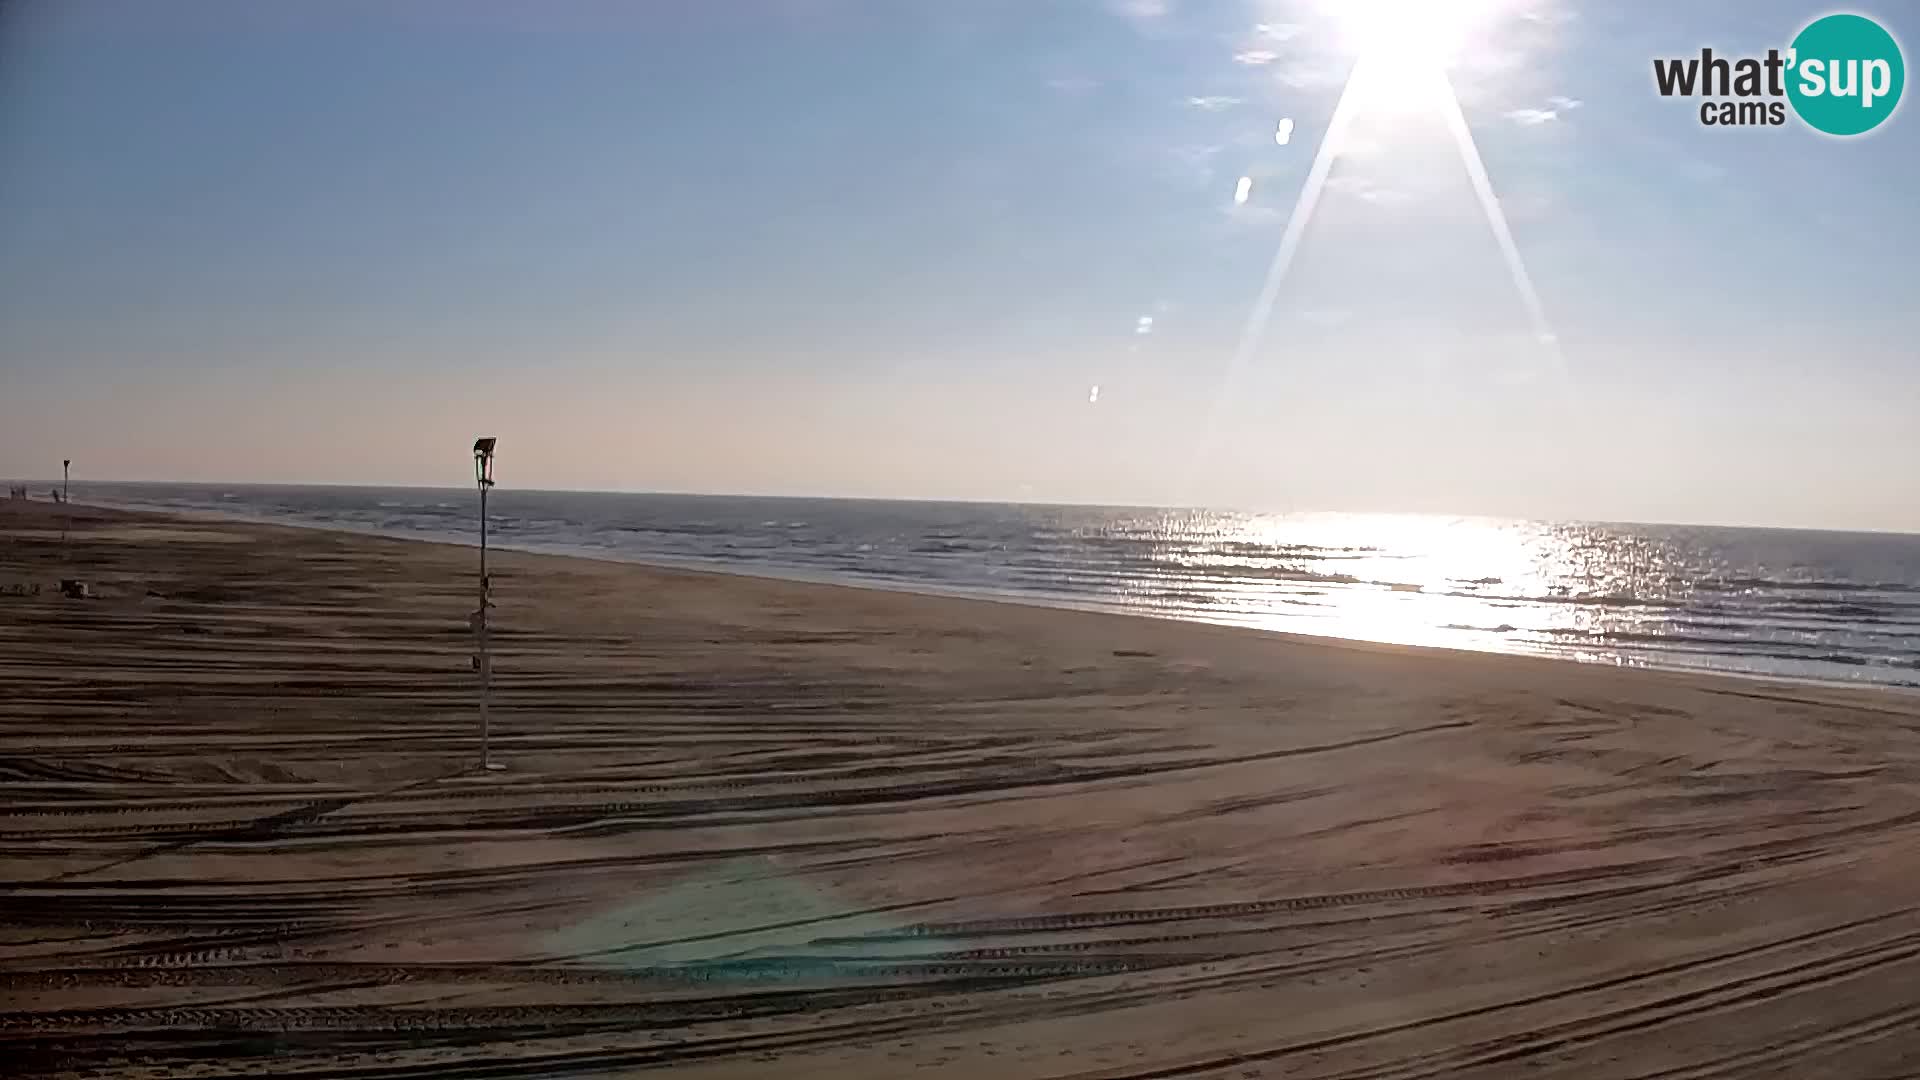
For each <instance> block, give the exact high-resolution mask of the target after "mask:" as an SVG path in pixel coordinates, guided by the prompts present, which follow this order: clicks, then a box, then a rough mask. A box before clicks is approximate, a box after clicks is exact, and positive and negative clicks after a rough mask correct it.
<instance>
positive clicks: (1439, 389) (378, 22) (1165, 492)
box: [0, 0, 1920, 531]
mask: <svg viewBox="0 0 1920 1080" xmlns="http://www.w3.org/2000/svg"><path fill="white" fill-rule="evenodd" d="M1400 4H1402V5H1406V4H1407V0H1400ZM1827 10H1829V9H1828V8H1826V7H1821V6H1818V5H1813V4H1809V3H1796V2H1783V0H1717V2H1701V3H1687V4H1670V3H1631V2H1625V0H1609V2H1605V3H1602V2H1600V0H1434V3H1433V4H1429V5H1427V6H1425V7H1420V6H1396V3H1395V0H1348V2H1345V3H1342V2H1340V0H1290V2H1283V0H1210V2H1202V0H939V2H932V0H929V2H918V0H733V2H728V3H700V4H695V3H690V2H689V3H669V2H638V0H635V2H626V3H616V2H612V0H540V2H538V3H534V2H525V3H508V2H505V0H377V2H376V0H312V2H306V0H275V2H261V0H171V2H169V3H166V4H154V3H150V2H146V0H12V2H9V3H7V4H6V5H5V6H4V7H0V473H4V474H8V475H12V476H18V477H22V478H29V477H30V478H46V477H52V476H57V475H58V468H59V464H58V463H59V459H61V458H72V459H74V461H75V465H74V475H75V478H76V482H77V483H79V482H84V480H85V479H86V478H88V477H92V478H95V479H100V480H107V479H113V480H143V479H144V480H204V481H229V482H249V481H251V482H286V483H302V482H313V483H365V484H418V485H430V486H452V485H457V484H461V483H465V482H468V481H469V480H470V477H471V462H470V459H469V457H468V446H469V445H470V444H471V441H472V439H473V438H474V437H475V436H476V435H480V434H490V435H495V436H498V437H499V440H500V443H499V459H498V463H497V466H496V476H497V478H498V481H499V483H500V484H501V485H503V486H518V487H523V488H547V489H599V490H627V491H708V492H742V493H763V494H808V495H847V496H867V497H907V498H954V499H981V500H1016V501H1038V502H1094V503H1117V504H1156V505H1212V506H1227V507H1237V508H1249V509H1273V510H1403V511H1433V512H1445V513H1485V514H1503V515H1514V516H1526V517H1577V518H1588V519H1595V518H1598V519H1614V520H1632V521H1688V522H1721V523H1737V524H1763V525H1786V526H1803V527H1833V528H1870V529H1898V530H1909V531H1920V302H1917V301H1920V277H1917V276H1916V273H1915V271H1916V265H1915V261H1916V260H1915V253H1916V252H1917V251H1920V210H1917V209H1916V206H1915V203H1914V201H1913V196H1912V192H1913V190H1914V188H1913V184H1914V177H1915V176H1916V175H1920V137H1916V136H1917V133H1920V119H1917V118H1916V117H1915V115H1914V108H1915V107H1914V106H1913V105H1912V104H1911V103H1908V104H1905V105H1903V106H1902V108H1901V109H1900V110H1899V111H1897V112H1896V113H1895V114H1894V115H1893V116H1892V117H1891V118H1890V119H1889V120H1888V121H1887V122H1886V123H1884V124H1882V125H1881V126H1880V127H1879V128H1878V129H1876V130H1875V131H1873V132H1872V133H1870V134H1868V135H1864V136H1859V137H1855V138H1851V139H1838V138H1832V137H1827V136H1823V135H1821V134H1819V133H1817V132H1815V131H1813V130H1811V129H1810V128H1808V127H1806V126H1804V125H1803V124H1801V123H1800V122H1799V121H1798V120H1796V119H1793V118H1792V116H1791V114H1790V113H1789V119H1788V123H1787V124H1785V125H1784V126H1779V127H1745V128H1740V127H1735V128H1716V127H1705V126H1702V124H1701V123H1700V120H1699V115H1698V102H1697V101H1688V100H1681V99H1664V98H1662V97H1660V96H1659V95H1658V94H1657V93H1656V92H1655V89H1654V84H1653V78H1652V60H1653V59H1654V58H1656V57H1684V56H1688V55H1697V54H1698V52H1699V50H1700V48H1701V47H1702V46H1712V47H1714V48H1715V50H1716V51H1717V52H1721V53H1723V54H1732V55H1753V54H1763V53H1764V52H1765V50H1766V49H1767V48H1769V47H1779V48H1784V47H1785V46H1786V45H1787V43H1788V42H1789V41H1790V40H1791V38H1792V37H1793V35H1794V34H1795V33H1796V32H1797V31H1798V30H1799V28H1800V27H1802V26H1804V25H1805V24H1806V23H1807V22H1809V21H1810V20H1811V19H1812V18H1814V17H1815V16H1817V15H1820V14H1823V13H1825V12H1826V11H1827ZM1847 10H1853V11H1858V12H1861V13H1863V14H1868V15H1872V16H1875V17H1877V18H1878V19H1879V20H1880V21H1881V22H1882V24H1883V25H1886V26H1887V27H1888V28H1889V29H1891V30H1892V32H1893V33H1894V34H1895V35H1896V37H1899V38H1901V40H1902V41H1903V42H1907V43H1911V42H1915V41H1920V11H1916V10H1914V9H1913V8H1911V7H1910V6H1908V5H1905V4H1895V3H1891V2H1882V3H1880V4H1878V5H1877V6H1876V5H1864V6H1856V7H1852V8H1848V9H1847ZM1908 55H1909V58H1911V56H1912V46H1911V45H1910V44H1909V47H1908ZM1283 120H1290V121H1291V122H1292V125H1291V128H1290V131H1289V132H1288V136H1287V138H1286V140H1285V142H1284V144H1283V143H1282V141H1281V139H1280V138H1279V135H1278V129H1279V128H1280V126H1281V122H1282V121H1283ZM1316 161H1318V162H1319V166H1318V168H1316ZM1476 172H1478V174H1479V176H1480V178H1481V179H1482V180H1483V181H1484V183H1483V184H1481V185H1477V184H1476V180H1475V174H1476ZM1243 178H1245V179H1244V189H1245V191H1244V194H1245V198H1244V200H1240V199H1237V198H1236V193H1237V192H1238V191H1239V190H1240V189H1241V188H1242V187H1243ZM1303 192H1307V193H1311V195H1312V197H1311V198H1310V199H1303V197H1302V196H1303ZM1489 196H1490V197H1489ZM1503 238H1504V240H1510V244H1507V243H1504V242H1503Z"/></svg>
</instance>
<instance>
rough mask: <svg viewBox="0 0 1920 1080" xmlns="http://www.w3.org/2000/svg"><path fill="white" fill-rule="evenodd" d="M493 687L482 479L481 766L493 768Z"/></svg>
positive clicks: (485, 509)
mask: <svg viewBox="0 0 1920 1080" xmlns="http://www.w3.org/2000/svg"><path fill="white" fill-rule="evenodd" d="M492 688H493V657H491V656H489V655H488V654H487V482H486V480H485V479H482V480H481V481H480V768H482V769H492V768H493V759H492V757H491V755H490V753H489V747H488V740H487V695H488V692H489V691H491V690H492Z"/></svg>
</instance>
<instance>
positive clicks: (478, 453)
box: [473, 438, 506, 772]
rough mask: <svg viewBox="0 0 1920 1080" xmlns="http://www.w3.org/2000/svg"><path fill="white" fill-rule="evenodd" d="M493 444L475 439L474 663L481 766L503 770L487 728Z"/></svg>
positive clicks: (490, 668)
mask: <svg viewBox="0 0 1920 1080" xmlns="http://www.w3.org/2000/svg"><path fill="white" fill-rule="evenodd" d="M493 444H494V440H493V439H491V438H484V439H475V440H474V442H473V478H474V482H475V483H476V484H477V485H478V486H479V488H480V609H479V610H478V611H476V612H474V613H473V630H474V636H475V637H476V638H477V642H476V644H477V645H478V651H477V652H476V653H475V654H474V665H475V666H476V667H478V668H479V669H480V768H481V769H483V770H485V771H487V772H499V771H500V770H501V769H504V768H506V766H505V765H502V764H499V763H498V762H495V761H494V760H493V755H492V748H491V746H490V742H489V732H488V730H487V726H488V725H487V698H488V697H489V696H490V695H491V694H492V691H493V656H492V654H491V653H490V652H489V651H488V647H487V646H488V643H487V608H488V607H489V606H491V596H492V593H493V588H492V583H491V582H489V581H488V579H487V491H488V490H489V489H491V488H492V487H493Z"/></svg>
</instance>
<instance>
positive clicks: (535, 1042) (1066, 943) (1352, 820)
mask: <svg viewBox="0 0 1920 1080" xmlns="http://www.w3.org/2000/svg"><path fill="white" fill-rule="evenodd" d="M59 515H60V511H59V510H58V509H57V508H54V507H50V506H46V505H41V506H38V507H25V506H21V505H19V504H0V585H6V584H17V583H28V582H40V583H43V584H46V585H48V586H51V585H52V584H53V583H54V582H55V581H57V579H59V578H60V577H64V576H79V577H83V578H85V579H86V580H87V581H88V582H89V583H90V584H91V585H92V586H93V587H94V588H96V589H98V590H99V591H100V592H101V593H102V594H103V595H101V596H100V597H98V598H96V599H91V600H68V599H62V598H60V597H59V596H58V595H56V594H54V593H53V592H52V590H51V588H49V589H47V590H46V591H45V592H43V594H42V595H40V596H38V597H19V596H0V792H4V796H5V801H4V806H0V836H3V837H4V839H3V840H0V882H3V883H4V884H0V904H3V905H4V913H5V918H4V920H0V923H3V925H4V929H3V930H0V935H3V936H0V1063H4V1064H0V1071H3V1072H5V1074H6V1075H8V1076H36V1075H50V1074H60V1073H64V1072H82V1071H91V1072H92V1073H93V1074H95V1075H101V1076H115V1077H158V1076H224V1075H271V1076H280V1077H308V1078H317V1077H328V1078H340V1080H345V1078H373V1077H420V1078H426V1077H434V1078H455V1077H457V1078H481V1077H487V1078H499V1077H534V1076H538V1077H563V1076H564V1077H575V1076H603V1075H616V1076H618V1075H633V1074H651V1073H652V1072H654V1071H664V1070H668V1069H671V1070H673V1071H674V1075H676V1076H685V1077H689V1078H694V1077H701V1078H705V1077H747V1076H767V1077H772V1076H779V1077H819V1078H836V1080H861V1078H892V1077H915V1078H920V1077H925V1078H933V1077H955V1078H957V1077H968V1078H971V1077H996V1078H998V1077H1042V1076H1044V1077H1085V1078H1093V1077H1099V1078H1122V1077H1125V1078H1133V1080H1145V1078H1149V1077H1236V1078H1239V1077H1261V1076H1275V1077H1277V1076H1289V1077H1328V1078H1331V1077H1341V1078H1349V1080H1357V1078H1361V1077H1367V1078H1378V1080H1386V1078H1412V1077H1427V1076H1480V1077H1508V1076H1516V1075H1526V1076H1532V1077H1541V1076H1551V1077H1559V1076H1583V1077H1586V1076H1593V1077H1653V1076H1661V1077H1676V1078H1677V1077H1691V1078H1699V1077H1765V1076H1778V1077H1787V1076H1793V1077H1806V1076H1845V1077H1882V1076H1894V1075H1900V1074H1902V1073H1903V1072H1906V1073H1911V1072H1912V1071H1913V1070H1915V1069H1920V981H1917V980H1920V875H1916V873H1915V871H1916V870H1920V851H1917V847H1916V845H1917V844H1920V789H1916V786H1915V779H1916V771H1915V764H1916V762H1917V761H1920V734H1917V733H1916V722H1917V721H1920V698H1916V697H1914V696H1910V695H1899V694H1893V693H1871V692H1864V691H1861V692H1851V691H1840V690H1826V689H1815V688H1809V687H1800V686H1782V685H1771V684H1767V683H1762V682H1753V681H1732V680H1720V679H1713V678H1705V677H1697V676H1685V675H1674V674H1661V673H1647V672H1623V671H1617V670H1611V669H1604V668H1600V667H1595V666H1584V665H1577V664H1571V663H1559V662H1552V661H1539V660H1528V659H1519V658H1511V657H1497V656H1482V655H1472V654H1461V653H1449V652H1440V651H1420V650H1408V649H1392V648H1381V647H1366V646H1356V645H1345V644H1337V643H1328V642H1317V641H1312V640H1304V639H1290V638H1285V637H1280V636H1274V635H1264V634H1257V633H1251V632H1245V631H1236V630H1228V629H1218V628H1211V627H1204V626H1194V625H1186V624H1178V623H1169V622H1159V621H1153V620H1146V619H1129V618H1122V617H1113V616H1103V615H1093V614H1081V613H1074V612H1060V611H1047V610H1040V609H1034V608H1024V607H1018V606H1013V605H1002V604H991V603H982V602H973V601H965V600H952V599H936V598H927V597H916V596H908V595H900V594H890V593H885V592H877V591H867V590H857V589H843V588H835V587H830V586H816V585H804V584H787V583H780V582H772V581H763V580H754V579H747V578H733V577H726V576H717V575H706V574H699V573H691V572H675V571H663V570H654V569H647V568H641V567H634V566H625V565H617V564H611V563H600V562H594V561H589V560H579V559H564V558H554V557H542V556H532V555H518V554H509V555H503V556H501V557H500V558H499V560H498V574H497V578H496V580H497V599H498V602H499V609H498V612H497V615H496V620H497V623H498V625H499V626H500V627H501V630H500V631H499V634H498V637H497V642H498V651H499V654H500V659H499V673H498V695H497V708H496V710H495V734H496V740H495V748H496V750H497V751H498V753H499V754H500V756H501V757H502V758H504V759H505V760H506V761H507V762H508V763H509V764H510V766H511V769H510V771H508V772H505V773H501V774H491V775H489V774H482V773H478V772H476V771H474V770H472V768H471V763H472V761H473V758H474V755H475V751H476V746H475V740H474V733H475V719H474V707H473V705H474V689H473V687H474V677H473V673H472V671H471V670H470V669H469V667H468V648H469V638H468V636H467V633H466V630H465V619H466V615H467V613H468V611H469V610H470V609H471V608H472V606H473V596H472V590H471V582H472V571H473V552H472V551H471V550H470V549H462V548H455V547H447V546H440V545H433V544H425V543H414V542H406V541H395V540H383V539H372V538H366V537H359V536H349V535H343V534H334V533H325V532H317V531H303V530H293V529H283V528H273V527H266V526H251V525H237V524H224V523H212V522H206V521H185V520H179V519H167V518H160V517H147V516H135V515H125V514H112V513H106V512H100V511H87V510H81V509H78V508H74V516H75V518H76V521H75V528H74V532H73V536H72V541H71V551H70V554H67V555H64V556H63V555H62V554H61V552H60V544H59ZM67 566H72V567H73V568H75V569H74V570H73V571H72V572H71V573H68V572H64V571H63V568H64V567H67Z"/></svg>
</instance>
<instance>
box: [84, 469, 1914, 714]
mask: <svg viewBox="0 0 1920 1080" xmlns="http://www.w3.org/2000/svg"><path fill="white" fill-rule="evenodd" d="M418 490H432V491H439V490H441V489H437V488H433V489H427V488H423V489H418ZM448 490H452V489H448ZM72 505H74V506H94V507H97V508H99V509H104V510H112V511H114V512H116V513H126V514H148V515H154V516H158V517H162V518H165V517H175V516H178V517H182V518H188V519H194V520H206V521H225V522H234V523H239V524H246V525H263V526H269V527H283V528H289V529H302V530H309V531H314V532H321V533H339V534H342V535H348V536H365V537H374V538H379V539H386V540H402V541H411V542H415V543H421V544H437V545H444V546H447V547H456V548H465V549H468V550H475V549H477V548H478V547H479V541H478V537H477V536H476V537H474V538H473V539H465V538H462V537H457V536H452V535H420V534H408V533H402V532H392V531H386V530H380V529H373V528H366V529H359V528H352V527H343V526H339V525H331V524H323V523H312V522H301V521H287V520H281V519H276V518H267V517H254V516H250V515H245V514H236V513H227V512H224V511H219V510H153V509H148V508H144V507H141V508H134V507H125V506H115V505H112V504H101V503H92V504H89V503H79V502H76V503H73V504H72ZM1783 531H1800V530H1783ZM488 550H489V551H512V552H516V553H519V554H525V555H539V556H546V557H551V558H562V559H586V560H589V561H593V562H601V563H609V564H614V565H622V566H639V567H646V568H649V569H655V570H666V571H680V572H685V573H693V574H719V575H724V576H727V577H738V578H747V579H750V580H757V581H777V582H788V583H796V584H806V585H822V586H831V587H836V588H846V589H868V590H873V591H876V592H884V593H897V594H901V595H907V596H924V597H930V598H936V599H953V600H975V601H980V602H983V603H994V604H1011V605H1016V606H1020V607H1028V608H1035V609H1039V610H1046V611H1077V612H1083V613H1089V614H1097V615H1118V616H1122V617H1127V618H1140V619H1151V620H1155V621H1159V622H1169V623H1177V624H1187V625H1194V626H1212V627H1219V628H1223V629H1230V630H1241V631H1248V632H1251V633H1257V634H1266V635H1272V636H1275V637H1277V638H1280V639H1282V640H1288V641H1296V642H1301V643H1326V644H1328V645H1336V646H1337V645H1352V646H1377V647H1385V648H1390V649H1421V650H1431V651H1435V652H1441V653H1449V654H1454V653H1458V654H1466V655H1471V656H1503V657H1514V658H1520V659H1531V660H1547V661H1552V662H1559V663H1570V664H1578V665H1581V666H1584V667H1592V668H1596V669H1599V670H1613V671H1640V672H1655V673H1667V674H1676V675H1692V676H1708V677H1716V678H1726V679H1734V680H1739V681H1742V682H1759V683H1771V684H1778V685H1781V686H1788V687H1808V688H1814V689H1828V690H1850V691H1867V692H1872V693H1888V694H1894V695H1902V696H1909V697H1914V698H1920V683H1915V684H1912V685H1903V684H1896V683H1883V682H1874V681H1871V680H1866V679H1860V680H1849V679H1821V678H1815V677H1811V676H1808V677H1798V676H1791V675H1775V674H1768V673H1764V672H1754V671H1738V670H1730V669H1726V668H1718V667H1712V666H1708V665H1693V664H1684V663H1664V662H1661V661H1659V660H1654V659H1650V660H1647V661H1646V662H1643V663H1619V662H1608V661H1607V660H1605V659H1603V658H1600V657H1590V656H1584V655H1581V654H1580V653H1579V652H1578V651H1576V650H1574V649H1571V648H1568V649H1565V650H1563V651H1558V652H1556V651H1550V650H1546V649H1541V650H1524V649H1476V648H1471V647H1467V646H1456V645H1430V644H1415V643H1408V642H1395V641H1381V640H1378V639H1373V638H1351V637H1341V636H1339V635H1335V634H1312V633H1304V632H1301V631H1297V630H1282V629H1273V628H1269V627H1264V626H1255V625H1250V624H1248V623H1246V622H1239V621H1234V620H1231V619H1225V618H1221V619H1208V618H1203V617H1199V616H1197V615H1188V614H1181V613H1171V612H1162V611H1155V610H1151V609H1146V608H1140V607H1128V606H1125V605H1121V604H1101V603H1099V602H1095V601H1076V600H1073V599H1069V598H1064V597H1052V596H1049V595H1047V594H1044V593H1039V592H1030V593H1015V592H992V591H988V590H984V589H972V588H968V587H966V586H942V585H939V584H935V583H927V582H913V581H906V580H901V581H897V582H896V581H889V580H868V579H864V578H855V577H851V576H846V577H843V576H838V575H834V574H831V573H816V572H811V571H807V570H804V569H799V568H792V569H783V568H778V567H762V568H757V569H755V568H745V567H739V566H736V565H731V564H727V563H725V562H718V563H708V562H705V561H702V560H698V559H674V558H672V557H670V556H668V557H658V556H656V557H646V556H624V555H619V554H615V553H610V552H608V553H596V552H594V551H592V550H590V549H585V548H577V549H576V548H568V547H566V546H565V545H555V546H553V547H538V546H521V545H514V544H502V543H500V542H498V541H491V542H489V544H488Z"/></svg>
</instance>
